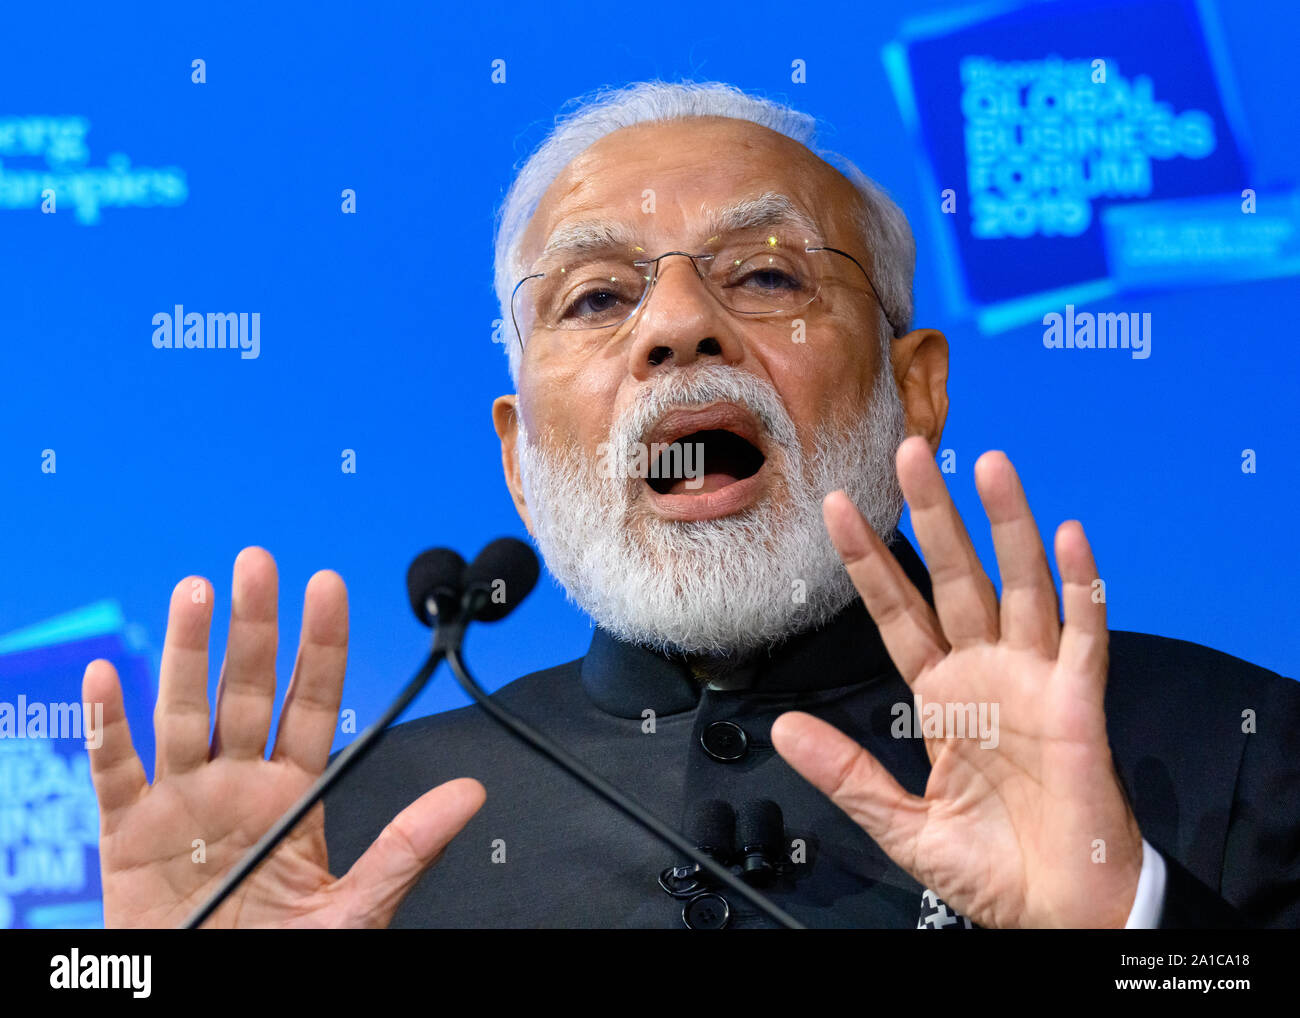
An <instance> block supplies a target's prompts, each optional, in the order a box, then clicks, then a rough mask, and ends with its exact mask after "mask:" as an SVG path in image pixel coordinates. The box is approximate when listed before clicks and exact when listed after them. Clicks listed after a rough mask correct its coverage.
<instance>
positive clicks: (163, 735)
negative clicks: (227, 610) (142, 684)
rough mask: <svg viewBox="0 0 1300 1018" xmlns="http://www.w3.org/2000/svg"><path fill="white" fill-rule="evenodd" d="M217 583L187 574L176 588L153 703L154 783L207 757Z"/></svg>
mask: <svg viewBox="0 0 1300 1018" xmlns="http://www.w3.org/2000/svg"><path fill="white" fill-rule="evenodd" d="M212 596H213V590H212V584H210V583H209V582H208V581H207V580H205V579H203V577H201V576H187V577H186V578H185V579H183V580H181V582H180V583H178V584H176V586H175V588H173V590H172V597H171V604H170V606H169V608H168V611H167V636H166V637H165V638H164V640H163V652H162V665H161V667H160V669H159V671H158V702H157V703H156V704H155V705H154V711H153V728H154V740H155V747H154V748H155V752H154V769H153V777H154V781H157V780H158V779H159V778H161V777H163V776H164V775H166V774H182V773H184V772H185V771H188V770H193V769H194V768H195V767H198V766H200V765H201V764H202V763H204V762H205V761H206V760H207V758H208V734H209V731H210V728H209V726H210V724H211V722H210V720H209V716H208V628H209V625H210V624H211V622H212Z"/></svg>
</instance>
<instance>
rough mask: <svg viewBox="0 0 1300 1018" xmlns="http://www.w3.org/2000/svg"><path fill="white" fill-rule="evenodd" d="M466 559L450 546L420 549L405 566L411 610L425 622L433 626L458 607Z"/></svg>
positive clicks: (454, 612) (452, 613)
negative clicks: (407, 565) (406, 566)
mask: <svg viewBox="0 0 1300 1018" xmlns="http://www.w3.org/2000/svg"><path fill="white" fill-rule="evenodd" d="M464 575H465V560H464V559H463V558H461V557H460V556H459V555H458V554H457V553H456V552H454V551H452V550H451V549H450V548H430V549H429V550H428V551H422V552H420V554H419V555H417V556H416V557H415V560H414V561H413V562H412V563H411V564H410V566H409V567H408V568H407V570H406V594H407V596H408V597H409V598H410V599H411V611H413V612H415V617H416V618H417V619H419V620H420V621H421V622H423V623H424V624H425V625H426V626H436V625H437V624H438V620H439V619H444V618H449V617H451V616H453V615H455V614H456V612H457V610H458V609H459V608H460V595H461V588H462V586H463V577H464Z"/></svg>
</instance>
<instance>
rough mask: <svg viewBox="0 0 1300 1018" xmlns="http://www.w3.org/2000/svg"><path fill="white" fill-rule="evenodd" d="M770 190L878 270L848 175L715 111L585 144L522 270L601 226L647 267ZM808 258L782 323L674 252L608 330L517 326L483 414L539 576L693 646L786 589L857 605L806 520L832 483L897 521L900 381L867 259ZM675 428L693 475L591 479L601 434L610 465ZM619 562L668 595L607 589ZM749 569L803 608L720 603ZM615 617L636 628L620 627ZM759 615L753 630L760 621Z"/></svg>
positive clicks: (687, 247) (777, 615) (720, 634)
mask: <svg viewBox="0 0 1300 1018" xmlns="http://www.w3.org/2000/svg"><path fill="white" fill-rule="evenodd" d="M772 194H775V195H781V196H784V197H785V198H786V199H788V202H789V204H790V206H791V207H792V208H793V210H794V211H795V213H796V214H798V215H802V217H803V218H805V219H806V220H808V221H811V223H812V224H814V225H815V227H816V229H817V232H818V234H819V237H818V239H819V241H820V243H821V244H823V245H828V246H831V247H835V248H839V249H840V250H842V251H846V252H848V253H849V254H851V255H853V256H854V257H855V258H857V260H858V261H859V262H861V263H862V264H863V266H867V267H869V266H870V265H871V259H870V253H869V252H868V251H866V250H864V247H863V239H862V237H861V236H860V232H859V230H858V228H857V226H856V223H855V217H854V212H855V210H856V209H857V208H858V207H859V201H860V199H859V197H858V195H857V192H856V191H855V189H854V188H853V186H852V185H851V184H850V183H849V182H848V181H847V180H846V179H845V178H844V177H843V176H842V175H841V174H839V173H838V172H837V171H836V170H834V168H832V167H830V166H829V165H827V164H826V163H824V162H822V161H821V160H820V159H818V158H817V157H816V156H814V155H813V154H812V153H810V152H809V151H808V150H807V149H805V148H804V147H803V146H802V145H800V144H798V143H796V142H794V141H791V140H790V139H787V138H785V137H784V136H782V135H779V134H776V133H775V132H772V131H769V130H767V129H766V128H762V127H760V126H758V125H755V124H751V123H748V122H744V121H736V120H730V119H721V118H692V119H688V120H680V121H674V122H670V123H663V124H645V125H637V126H634V127H631V128H626V129H623V130H620V131H617V132H615V133H613V134H610V135H608V136H606V137H605V138H603V139H601V140H600V141H598V142H597V143H596V144H594V145H592V146H591V147H590V148H589V149H587V150H586V151H585V152H583V153H582V154H581V155H580V156H579V157H577V158H576V159H575V160H574V161H573V162H572V163H571V164H570V165H569V166H568V167H567V168H566V169H565V170H564V171H563V172H562V173H561V174H560V176H559V177H558V178H557V179H556V180H555V181H554V183H553V184H552V186H551V187H550V188H549V190H548V191H547V193H546V195H545V196H544V197H543V199H542V201H541V203H540V204H539V206H538V208H537V210H536V212H535V214H534V216H533V218H532V220H531V222H530V224H529V227H528V229H527V231H526V232H525V234H524V237H523V241H522V248H521V249H522V253H523V262H524V264H525V265H526V266H533V265H535V264H537V262H538V259H539V258H541V257H542V256H543V254H544V253H545V251H546V249H547V246H548V244H550V243H551V241H552V238H554V237H555V236H556V235H557V233H559V232H561V231H568V230H572V228H574V227H577V226H580V225H582V224H584V223H588V222H591V221H594V220H599V221H614V222H617V223H619V224H622V225H623V226H625V227H627V228H628V229H629V230H630V231H631V233H632V234H633V235H634V237H635V239H636V242H637V244H639V245H640V246H641V247H642V248H643V249H644V251H645V256H646V257H655V256H657V255H659V254H661V253H663V252H665V251H670V250H676V251H688V252H692V253H695V252H699V251H703V250H706V249H707V244H708V241H709V240H710V237H709V235H708V233H707V231H708V229H709V224H710V221H711V217H712V216H714V215H716V214H717V213H718V212H719V210H723V209H728V208H734V207H735V206H736V205H737V204H738V203H741V202H744V201H746V200H750V199H755V198H758V197H759V196H762V195H772ZM772 232H773V233H774V234H776V235H780V236H783V237H784V236H789V237H792V238H800V239H802V238H803V237H804V235H805V233H806V231H805V230H804V229H802V228H799V229H795V228H794V227H788V228H787V227H783V226H774V227H772ZM818 257H819V258H821V259H826V260H827V261H826V263H825V267H824V269H823V270H822V271H821V280H822V282H821V287H820V290H819V291H818V293H817V296H816V298H815V299H814V300H813V301H812V303H810V304H809V305H807V306H806V307H803V308H801V309H799V310H798V311H797V312H796V313H795V314H794V315H786V316H771V317H768V316H756V317H751V316H744V315H737V314H735V313H733V312H732V311H730V310H728V309H727V308H726V307H724V306H723V304H722V303H721V302H720V301H719V300H718V299H717V297H716V296H715V295H714V294H713V293H711V292H710V291H709V289H708V288H707V287H706V286H705V285H704V283H703V282H702V281H701V279H700V278H699V276H698V275H697V274H696V271H695V269H694V268H693V267H692V265H691V262H690V261H689V260H688V259H686V258H682V257H669V258H667V259H664V261H663V262H662V263H661V266H660V268H659V272H658V277H657V281H656V283H655V286H654V287H653V289H652V290H651V291H650V294H649V295H648V296H647V299H646V302H645V303H644V304H643V306H642V307H641V308H640V309H639V310H638V311H637V313H636V314H635V315H634V316H633V317H632V318H631V319H630V320H629V321H627V322H625V323H623V324H622V325H620V326H618V327H616V328H607V329H599V330H592V329H587V330H578V331H566V330H564V329H547V328H544V327H543V328H538V329H535V330H532V331H530V332H529V333H528V334H526V335H525V337H524V339H525V347H524V351H523V356H522V360H521V365H520V372H519V392H518V394H517V397H502V398H501V399H500V400H498V402H497V405H496V407H495V408H494V414H495V418H496V424H497V430H498V433H499V434H500V435H501V438H502V450H503V460H504V465H505V469H506V476H507V481H508V483H509V484H510V487H511V491H512V493H513V494H514V496H515V500H516V505H517V507H518V508H519V511H520V514H521V516H522V517H523V519H524V521H525V523H526V524H527V525H528V526H529V529H530V531H531V532H532V533H533V534H534V536H535V537H537V538H538V541H539V544H541V545H542V551H543V553H544V554H545V555H546V557H547V562H548V565H550V566H551V568H552V571H553V572H555V573H556V575H557V577H558V578H560V579H561V581H562V582H563V583H564V584H565V586H566V587H567V588H568V589H569V592H570V594H571V595H573V596H574V597H575V599H577V600H578V601H579V603H580V604H582V606H583V607H584V608H586V609H587V610H588V611H589V612H591V613H592V614H593V615H594V616H595V617H596V619H597V621H600V622H601V623H602V624H604V625H606V626H607V628H612V629H613V630H614V631H615V632H618V633H619V634H620V635H624V636H627V637H629V638H636V639H642V640H644V641H645V642H651V643H655V644H658V645H660V646H665V647H667V646H678V647H682V648H683V649H688V650H701V651H702V650H714V651H717V650H727V649H736V648H734V647H731V648H729V647H727V646H724V644H728V643H732V644H734V643H735V639H734V638H733V637H734V635H735V634H738V633H739V632H740V631H741V630H747V631H749V632H750V633H752V634H754V637H753V639H754V640H760V639H766V640H770V639H772V638H774V637H776V638H779V637H780V636H782V635H788V632H785V631H786V630H789V629H790V628H791V627H792V626H795V625H796V623H797V622H798V620H799V618H800V613H801V611H802V606H800V605H799V603H798V592H799V589H800V586H801V585H802V586H803V587H804V588H805V591H806V590H807V587H808V585H809V584H812V585H814V586H815V587H816V588H818V589H820V591H821V593H820V594H818V591H817V590H813V591H807V593H808V595H809V596H812V597H813V598H814V600H815V601H816V602H817V604H818V605H819V606H820V607H819V609H818V610H819V611H820V614H821V615H825V614H826V613H827V612H829V611H831V610H838V608H839V607H842V602H843V601H844V600H845V598H846V597H848V596H850V595H851V586H850V585H848V584H847V581H846V580H845V579H844V578H843V577H842V576H841V577H840V578H839V580H838V581H835V582H831V581H830V578H829V577H828V576H827V575H825V574H826V573H827V571H828V570H829V569H831V568H835V569H837V570H838V572H840V573H842V570H839V569H838V563H837V562H835V561H834V559H833V554H831V553H830V546H829V541H827V540H826V539H825V534H824V531H823V530H822V528H821V525H820V518H819V515H818V514H817V510H816V506H817V505H818V504H819V503H820V499H821V497H822V496H824V495H825V494H826V491H825V490H817V489H818V488H821V487H825V486H826V485H828V484H829V485H834V486H836V487H844V488H846V489H847V490H849V492H850V495H852V496H854V497H855V499H856V500H857V501H858V502H859V505H860V507H862V508H863V509H864V513H866V514H867V516H868V519H869V521H870V522H872V524H873V526H877V528H878V529H882V530H884V531H887V530H888V529H889V528H891V527H892V525H893V519H872V512H871V511H869V510H868V507H866V506H863V505H862V503H863V500H864V499H865V500H868V501H870V500H872V499H875V501H876V503H877V504H876V505H875V506H874V509H875V514H876V515H877V516H879V517H888V516H890V515H891V514H892V515H893V516H894V517H895V518H896V515H897V504H898V497H897V491H896V485H895V483H894V480H893V475H892V453H893V451H894V448H896V446H897V443H898V441H900V440H901V438H902V437H903V436H902V433H901V432H902V429H903V427H904V424H903V417H904V414H906V415H907V416H908V417H911V416H913V414H912V412H911V408H910V407H908V406H906V405H904V404H906V403H907V402H908V401H907V400H904V404H900V402H899V399H898V391H899V390H898V388H896V387H895V386H894V384H893V382H894V376H895V375H896V374H897V373H898V371H899V365H898V364H897V363H895V364H892V365H891V364H883V363H882V362H881V359H880V338H881V337H880V335H879V332H878V324H877V323H878V321H879V319H880V309H879V306H878V305H877V304H876V302H875V300H874V298H873V297H872V296H871V295H870V290H869V288H868V285H867V281H866V279H865V277H864V276H863V274H862V272H861V270H859V269H858V268H857V267H856V266H855V265H853V263H852V262H851V261H849V260H847V259H844V258H842V257H840V256H838V255H834V254H821V255H819V256H818ZM525 285H528V284H525ZM916 335H917V334H915V333H913V334H911V336H909V337H907V341H906V342H902V350H903V353H904V355H906V353H908V352H910V351H912V350H914V349H915V348H916V347H917V346H918V345H921V344H919V342H918V341H916V340H915V339H914V337H915V336H916ZM941 340H942V337H940V341H941ZM896 342H900V341H896ZM904 359H905V360H906V356H904ZM943 359H944V362H945V364H946V358H943ZM894 360H895V361H897V360H898V357H897V356H896V357H895V358H894ZM928 360H929V361H933V357H930V358H928ZM902 368H903V370H904V372H906V371H907V370H908V365H907V364H903V365H902ZM929 375H933V370H932V365H931V368H930V369H927V378H926V379H923V380H922V382H921V383H920V385H919V389H918V391H920V390H922V389H923V390H925V392H926V400H931V401H932V397H933V394H934V393H933V390H934V384H933V383H934V379H933V378H932V377H928V376H929ZM942 387H943V380H942V378H940V379H939V380H938V388H939V389H940V390H942ZM903 388H904V395H905V396H906V388H907V387H906V386H903ZM922 402H924V400H923V401H922ZM938 409H939V408H937V407H930V408H929V409H928V410H927V409H925V408H922V409H921V412H920V413H919V415H918V416H919V417H920V418H921V421H920V427H919V429H918V430H921V431H922V432H923V433H926V432H927V431H933V435H932V444H935V443H937V439H938V430H937V429H938V428H941V427H942V411H941V410H940V411H939V412H938V413H937V414H936V413H935V411H936V410H938ZM944 409H946V404H945V407H944ZM873 412H874V414H875V416H874V418H873V417H872V413H873ZM936 419H937V424H936ZM911 423H913V424H915V423H916V422H911ZM868 425H870V426H868ZM678 440H682V441H684V442H686V443H687V444H694V446H695V448H697V449H700V450H702V452H703V469H704V476H703V478H702V479H697V480H689V479H686V480H682V479H679V480H677V481H676V482H673V483H668V484H665V483H663V482H662V481H656V480H651V479H647V478H643V477H623V478H621V479H610V478H609V477H608V476H607V471H606V470H604V469H602V468H603V467H605V466H607V465H608V464H609V463H610V462H611V460H610V459H609V457H610V454H611V442H613V445H614V451H615V452H616V454H617V455H618V456H619V457H621V456H623V455H625V454H630V453H631V452H632V447H633V446H634V445H636V444H643V445H645V446H647V447H649V448H648V451H647V454H648V456H649V462H650V463H651V464H653V463H654V457H653V452H654V446H653V444H652V443H670V442H675V441H678ZM866 446H871V448H865V447H866ZM882 450H883V456H885V457H887V462H885V463H883V464H882V463H881V462H879V461H880V460H881V459H882ZM868 461H869V462H868ZM616 462H618V463H619V464H620V465H621V464H623V463H624V462H628V461H626V460H624V459H622V458H619V459H617V460H616ZM697 466H698V464H697ZM882 469H883V476H882ZM529 474H531V476H526V475H529ZM845 474H850V475H855V476H843V475H845ZM826 490H830V489H829V488H827V489H826ZM543 503H546V504H543ZM593 515H596V516H599V517H601V518H600V519H597V520H593V519H591V517H592V516H593ZM810 515H811V516H815V517H817V518H815V519H812V520H810V519H809V517H810ZM813 530H815V531H816V533H811V532H810V531H813ZM548 545H549V547H548ZM759 556H762V557H764V558H763V559H762V561H760V558H759ZM773 556H775V558H773ZM629 558H631V559H636V560H637V562H636V565H639V566H640V567H641V568H642V569H644V571H645V573H644V575H643V576H640V577H638V578H637V581H636V582H637V584H638V586H639V587H640V588H641V589H642V590H643V591H644V589H645V587H646V585H647V584H651V585H654V584H655V583H656V582H657V581H658V579H659V578H663V582H662V583H659V584H658V585H659V587H660V588H661V589H659V590H658V591H648V592H645V593H644V594H641V595H638V594H636V593H635V592H634V591H632V590H626V591H622V592H619V591H615V590H612V589H610V588H611V587H613V586H618V585H620V584H622V583H623V582H626V578H627V576H628V575H630V574H631V573H635V572H636V568H635V567H634V566H632V565H629V564H628V560H629ZM809 559H816V560H817V561H815V562H813V561H809ZM559 560H567V561H564V562H561V561H559ZM619 562H623V563H624V564H625V565H624V566H623V567H619V566H618V563H619ZM557 565H558V566H560V568H558V569H557ZM756 570H761V571H764V572H766V573H768V574H770V575H768V576H767V579H766V584H767V589H765V590H763V591H761V592H759V593H758V596H759V597H761V598H766V599H769V600H771V599H777V600H788V598H789V596H790V594H789V592H790V591H791V590H793V591H794V592H795V594H794V597H795V603H796V607H793V608H791V607H790V606H788V605H783V606H778V607H777V608H776V609H775V611H771V610H768V611H766V612H764V611H763V610H761V609H759V608H756V607H755V606H754V605H753V604H741V603H739V602H736V603H733V604H732V605H731V609H729V610H727V609H720V608H718V605H717V602H720V601H722V600H726V599H727V598H728V595H727V593H726V588H727V587H728V586H730V585H734V584H735V583H736V582H738V581H744V579H745V577H746V576H747V575H748V576H750V577H752V575H753V573H754V572H755V571H756ZM566 574H567V575H566ZM705 574H708V575H705ZM724 574H725V575H724ZM616 576H617V577H618V578H617V579H616V578H615V577H616ZM742 585H743V583H742ZM750 585H751V586H752V585H753V584H752V582H751V583H750ZM575 588H578V589H575ZM688 588H689V589H688ZM829 588H833V589H829ZM656 596H657V597H658V601H655V597H656ZM818 599H820V600H818ZM733 600H734V599H733ZM632 601H637V602H638V603H637V604H636V605H633V604H631V603H630V602H632ZM615 602H617V603H615ZM832 602H833V604H832ZM715 610H721V611H723V614H727V615H728V616H729V617H728V618H727V619H725V620H722V621H720V622H719V626H717V627H714V630H712V631H710V634H709V635H707V636H704V635H701V637H700V639H699V640H696V639H695V638H694V637H692V636H691V633H692V632H693V630H691V627H690V625H689V624H688V625H685V626H683V625H681V624H670V623H671V620H670V619H669V618H668V616H672V615H676V616H681V615H683V614H685V613H689V612H694V613H695V614H696V615H699V614H700V613H701V612H703V613H705V614H707V613H709V612H711V611H715ZM629 613H632V614H636V615H638V616H640V618H639V620H638V621H637V622H636V623H635V624H633V623H630V622H629V623H627V624H622V623H621V622H620V621H619V619H620V618H622V619H623V622H627V620H626V618H624V617H625V616H627V615H628V614H629ZM746 613H748V614H749V616H751V617H750V618H749V619H748V620H746V618H745V615H746ZM764 614H766V615H767V616H768V618H767V619H766V621H764V620H762V619H760V618H758V617H757V616H758V615H764ZM804 614H805V617H806V613H804ZM616 616H617V618H616ZM656 616H663V617H664V618H663V623H664V624H663V625H659V624H657V623H655V622H654V618H653V617H656ZM814 621H820V618H818V619H814ZM679 622H680V620H679ZM704 629H705V630H708V629H709V626H708V625H707V624H706V625H705V626H704ZM728 632H730V633H732V634H733V637H728V636H726V635H725V634H726V633H728Z"/></svg>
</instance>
